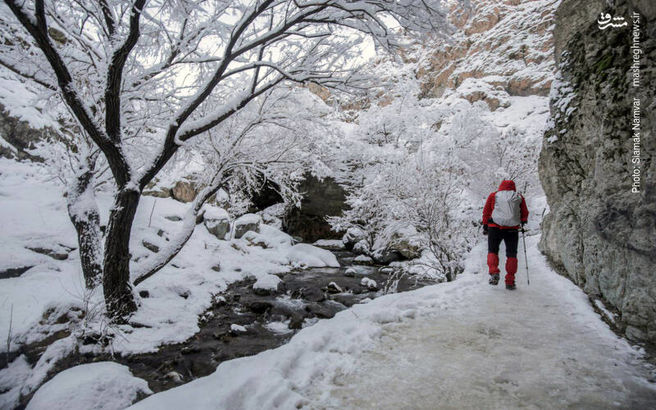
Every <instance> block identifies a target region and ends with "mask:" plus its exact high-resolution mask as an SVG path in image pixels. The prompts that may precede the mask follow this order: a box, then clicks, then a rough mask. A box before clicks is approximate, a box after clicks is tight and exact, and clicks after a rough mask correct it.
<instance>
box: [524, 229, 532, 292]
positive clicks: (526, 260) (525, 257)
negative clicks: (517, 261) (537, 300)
mask: <svg viewBox="0 0 656 410" xmlns="http://www.w3.org/2000/svg"><path fill="white" fill-rule="evenodd" d="M524 232H525V231H524V228H522V242H523V243H524V262H526V284H527V285H530V284H531V281H530V280H529V278H528V256H526V236H525V235H524Z"/></svg>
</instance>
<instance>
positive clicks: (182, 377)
mask: <svg viewBox="0 0 656 410" xmlns="http://www.w3.org/2000/svg"><path fill="white" fill-rule="evenodd" d="M330 251H331V252H333V253H334V254H335V255H336V257H337V259H338V261H339V263H340V266H341V267H339V268H329V267H322V268H308V269H299V270H293V271H291V272H288V273H284V274H279V275H278V276H279V277H280V278H281V279H282V282H283V283H282V286H281V287H280V288H279V289H280V290H279V291H278V292H275V293H269V292H265V293H262V292H261V291H259V292H257V293H256V292H255V291H254V290H253V283H254V282H255V280H254V279H248V280H243V281H239V282H235V283H232V284H231V285H229V286H228V288H227V289H226V291H225V292H224V293H222V294H220V295H216V296H215V298H214V300H213V303H212V306H211V307H210V309H208V310H207V311H206V312H205V313H204V314H203V315H201V316H200V317H199V327H200V331H199V332H198V333H196V334H195V335H194V336H193V337H191V338H190V339H188V340H186V341H185V342H183V343H179V344H171V345H165V346H162V347H161V348H160V349H159V350H158V351H157V352H154V353H147V354H137V355H130V356H126V357H122V356H119V355H117V356H114V357H111V356H110V355H109V354H105V355H92V354H86V355H83V354H79V353H76V354H73V355H70V356H68V357H67V358H65V359H63V360H61V361H60V362H58V363H57V365H56V366H55V368H54V369H52V374H55V373H57V372H61V371H62V370H65V369H67V368H70V367H73V366H76V365H80V364H84V363H90V362H95V361H101V360H111V361H115V362H118V363H121V364H124V365H126V366H128V367H129V368H130V370H131V371H132V373H133V374H134V375H135V376H136V377H140V378H142V379H144V380H146V381H147V382H148V385H149V387H150V388H151V390H153V392H155V393H157V392H161V391H164V390H167V389H170V388H173V387H176V386H178V385H181V384H184V383H187V382H190V381H191V380H193V379H196V378H199V377H203V376H207V375H209V374H211V373H213V372H214V371H215V370H216V368H217V367H218V366H219V364H221V363H222V362H224V361H227V360H231V359H235V358H239V357H244V356H251V355H255V354H257V353H260V352H262V351H264V350H268V349H273V348H276V347H278V346H280V345H283V344H285V343H286V342H287V341H288V340H289V339H290V338H291V337H292V336H293V335H294V334H295V333H296V332H298V331H299V330H300V329H302V328H303V327H307V326H311V325H313V324H314V323H316V322H317V321H319V320H321V319H326V318H332V317H333V316H334V315H335V314H336V313H337V312H339V311H341V310H344V309H347V308H349V307H350V306H352V305H354V304H356V303H361V302H363V301H366V299H374V298H376V297H379V296H382V295H384V294H386V293H395V292H403V291H408V290H413V289H417V288H420V287H423V286H427V285H432V284H434V283H435V281H432V280H429V279H419V278H416V277H409V276H404V275H401V274H400V273H399V271H397V270H395V269H394V268H392V267H389V266H383V265H359V264H356V263H355V262H354V259H355V256H356V255H355V254H354V253H352V252H350V251H347V250H333V249H331V250H330ZM363 278H369V279H370V280H372V281H375V285H374V284H373V283H372V282H371V281H365V282H364V283H363ZM335 285H336V286H335ZM64 336H65V335H64ZM51 342H52V340H51V341H50V343H51ZM33 347H34V348H33V349H30V347H27V346H26V349H25V350H24V351H23V352H22V353H25V354H26V355H27V356H28V358H30V361H32V360H36V359H37V358H38V356H39V352H42V351H43V349H44V347H45V346H43V343H40V344H39V345H38V346H33ZM29 350H33V351H32V352H30V351H29ZM30 398H31V395H29V396H27V397H24V398H23V400H22V401H21V405H22V406H25V405H26V404H27V402H28V401H29V399H30ZM22 406H21V407H19V408H22Z"/></svg>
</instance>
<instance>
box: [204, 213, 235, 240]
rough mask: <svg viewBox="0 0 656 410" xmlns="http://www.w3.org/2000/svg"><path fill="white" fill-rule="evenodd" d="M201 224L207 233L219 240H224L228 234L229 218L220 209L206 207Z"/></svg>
mask: <svg viewBox="0 0 656 410" xmlns="http://www.w3.org/2000/svg"><path fill="white" fill-rule="evenodd" d="M203 224H204V225H205V228H207V231H208V232H209V233H211V234H212V235H214V236H216V238H217V239H220V240H224V239H225V238H226V235H227V234H228V232H230V217H229V216H228V213H227V212H226V211H224V210H223V209H221V208H217V207H213V206H212V207H206V208H205V214H204V221H203Z"/></svg>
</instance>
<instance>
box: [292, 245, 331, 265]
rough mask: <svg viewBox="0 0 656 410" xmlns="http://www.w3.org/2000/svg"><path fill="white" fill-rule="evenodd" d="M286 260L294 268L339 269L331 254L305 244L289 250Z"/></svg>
mask: <svg viewBox="0 0 656 410" xmlns="http://www.w3.org/2000/svg"><path fill="white" fill-rule="evenodd" d="M287 258H289V261H290V263H292V264H293V265H295V266H307V267H310V268H313V267H322V266H329V267H332V268H339V262H337V258H336V257H335V255H333V253H332V252H330V251H327V250H325V249H321V248H317V247H316V246H312V245H308V244H306V243H299V244H296V245H294V246H292V247H291V248H289V250H288V251H287Z"/></svg>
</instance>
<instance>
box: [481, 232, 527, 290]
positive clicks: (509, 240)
mask: <svg viewBox="0 0 656 410" xmlns="http://www.w3.org/2000/svg"><path fill="white" fill-rule="evenodd" d="M501 241H503V242H504V243H505V244H506V284H507V285H511V284H514V283H515V273H517V244H518V243H519V232H518V231H517V229H500V228H493V227H490V228H489V229H488V233H487V266H488V267H489V270H490V275H495V274H499V273H500V272H499V245H501Z"/></svg>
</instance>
